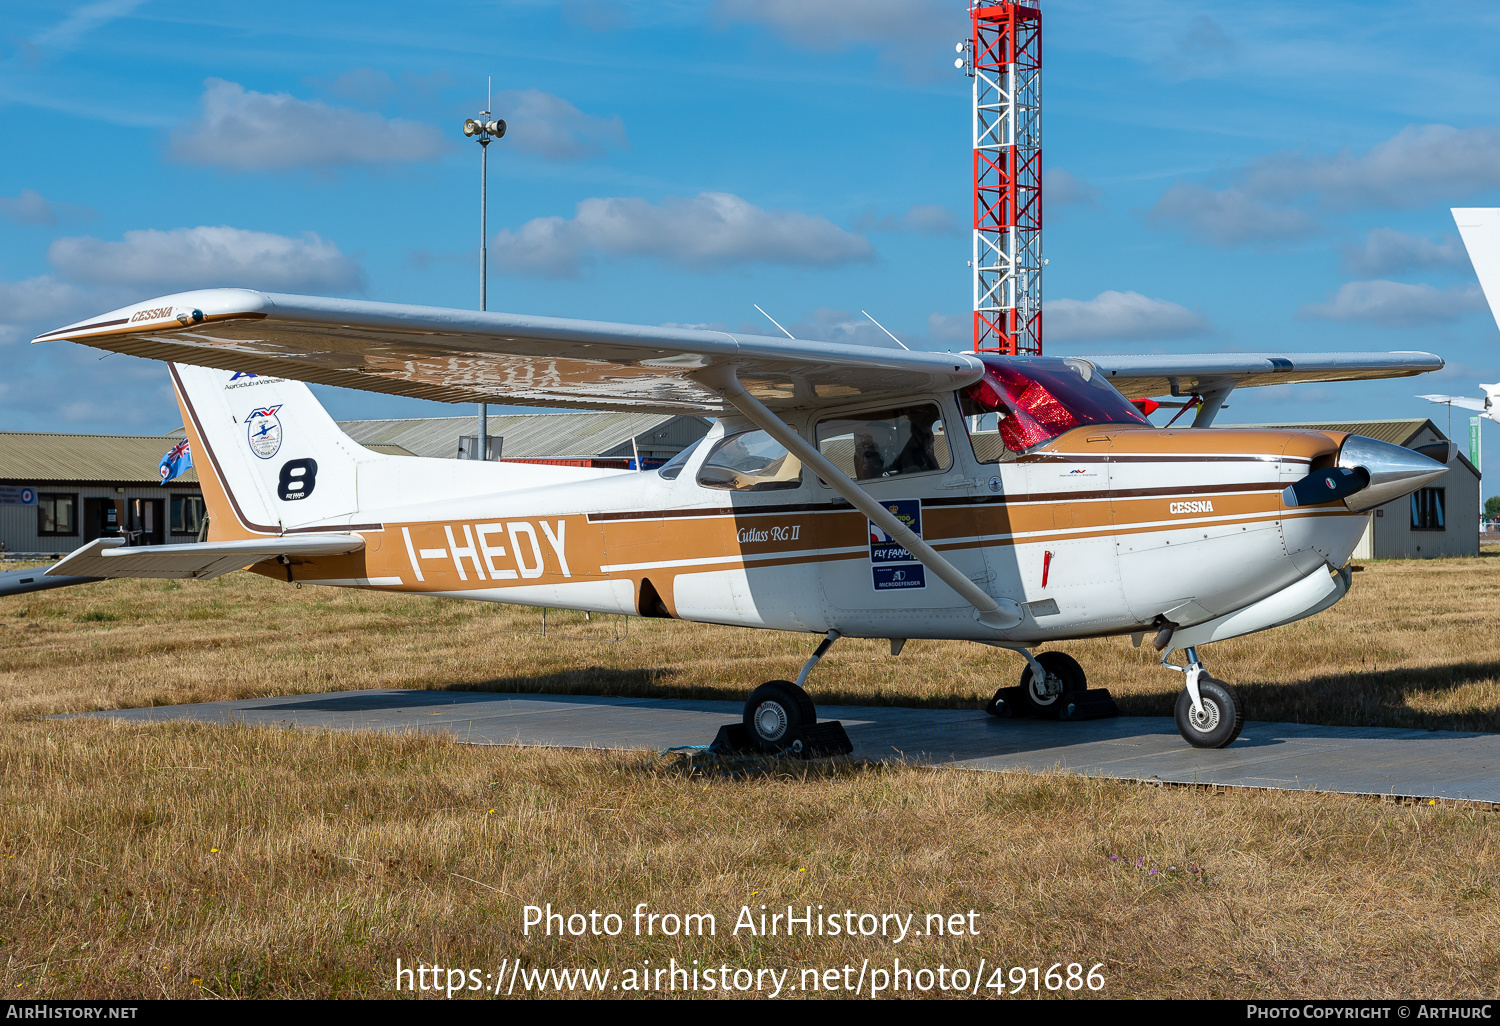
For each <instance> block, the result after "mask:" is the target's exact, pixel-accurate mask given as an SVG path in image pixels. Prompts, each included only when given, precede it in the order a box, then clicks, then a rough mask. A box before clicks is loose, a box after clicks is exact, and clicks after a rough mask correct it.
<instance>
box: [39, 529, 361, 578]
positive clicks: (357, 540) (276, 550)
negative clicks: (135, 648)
mask: <svg viewBox="0 0 1500 1026" xmlns="http://www.w3.org/2000/svg"><path fill="white" fill-rule="evenodd" d="M364 545H365V540H364V539H363V538H361V537H360V536H359V535H357V534H303V535H283V536H281V537H279V538H265V539H260V538H256V539H252V540H250V541H224V542H197V543H189V544H187V545H135V546H131V547H129V548H126V547H125V541H124V539H122V538H96V539H95V540H94V541H91V542H89V543H88V544H87V545H85V546H83V547H82V548H80V549H75V550H74V551H73V552H72V553H70V554H68V555H67V556H65V557H63V559H62V561H61V562H58V563H56V564H54V565H53V566H50V567H48V568H47V571H46V574H45V576H47V577H59V576H71V578H72V580H74V581H76V580H77V579H78V578H79V577H87V578H95V579H97V578H104V577H176V578H187V577H193V578H198V579H199V580H208V579H210V578H214V577H220V576H223V575H224V574H227V573H229V572H230V571H231V570H239V569H240V568H241V567H247V566H251V565H253V564H255V563H263V562H265V561H266V560H268V559H275V558H276V557H277V556H287V557H288V558H290V557H293V556H339V555H343V554H344V553H346V552H356V551H358V550H359V549H362V548H364Z"/></svg>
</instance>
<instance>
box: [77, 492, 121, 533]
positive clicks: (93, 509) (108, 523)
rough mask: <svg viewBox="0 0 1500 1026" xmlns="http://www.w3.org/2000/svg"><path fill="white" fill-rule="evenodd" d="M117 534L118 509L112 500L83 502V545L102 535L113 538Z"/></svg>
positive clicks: (118, 530) (85, 500)
mask: <svg viewBox="0 0 1500 1026" xmlns="http://www.w3.org/2000/svg"><path fill="white" fill-rule="evenodd" d="M119 533H120V507H119V505H118V504H117V503H116V502H115V500H114V499H84V500H83V541H84V544H88V543H89V542H91V541H93V540H94V539H95V538H98V537H100V536H102V535H107V536H109V537H111V538H113V537H114V536H115V535H117V534H119Z"/></svg>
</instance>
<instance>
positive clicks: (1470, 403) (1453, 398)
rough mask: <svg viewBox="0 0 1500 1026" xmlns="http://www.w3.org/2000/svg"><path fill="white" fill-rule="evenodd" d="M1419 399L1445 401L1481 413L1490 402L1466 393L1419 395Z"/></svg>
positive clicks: (1447, 404) (1432, 401)
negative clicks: (1471, 396)
mask: <svg viewBox="0 0 1500 1026" xmlns="http://www.w3.org/2000/svg"><path fill="white" fill-rule="evenodd" d="M1417 398H1418V399H1426V400H1427V401H1428V402H1430V403H1443V404H1444V405H1445V406H1457V407H1459V408H1460V409H1464V410H1478V411H1479V412H1480V413H1483V412H1485V410H1486V409H1488V404H1487V403H1486V402H1485V400H1483V399H1473V398H1470V397H1469V396H1466V395H1419V396H1417Z"/></svg>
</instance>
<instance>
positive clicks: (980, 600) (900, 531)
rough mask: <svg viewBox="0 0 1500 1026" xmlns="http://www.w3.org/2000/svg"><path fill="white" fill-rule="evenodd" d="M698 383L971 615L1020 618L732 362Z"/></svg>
mask: <svg viewBox="0 0 1500 1026" xmlns="http://www.w3.org/2000/svg"><path fill="white" fill-rule="evenodd" d="M695 376H696V377H697V378H698V379H699V380H700V381H702V382H703V383H704V384H706V385H709V386H711V387H712V388H714V389H715V390H716V391H718V392H719V393H720V394H721V395H723V396H724V398H725V399H726V400H727V401H728V402H729V403H730V404H732V405H733V406H734V408H735V409H737V410H739V411H740V413H742V414H743V415H744V416H745V419H747V420H749V421H750V423H752V424H754V425H755V426H756V427H758V428H760V429H761V430H762V431H764V432H765V433H766V434H768V435H770V436H771V437H772V438H774V439H776V441H778V442H780V443H781V444H782V445H783V446H785V447H786V450H787V451H788V452H790V453H791V454H792V455H793V456H796V457H797V458H798V459H799V460H801V461H802V464H803V466H806V467H811V468H812V470H813V472H814V473H815V474H817V475H818V476H819V477H821V478H822V479H823V480H824V481H827V482H828V484H829V486H830V487H831V488H832V489H833V490H834V491H836V492H838V493H839V494H840V495H842V496H843V497H844V498H846V499H848V500H849V502H850V504H851V505H853V506H854V508H855V509H857V510H859V511H860V512H861V513H863V514H864V515H865V516H867V517H869V518H870V521H871V522H872V523H874V524H876V525H877V526H878V527H879V528H880V529H881V530H882V531H884V532H885V533H886V534H888V535H890V536H891V538H892V539H893V540H894V541H896V542H898V543H899V544H901V545H902V546H904V547H905V548H906V551H908V552H910V553H911V554H912V556H914V557H915V558H916V559H917V560H918V561H919V562H920V563H921V564H922V565H923V566H925V567H927V569H929V570H931V571H932V572H933V573H935V574H937V576H938V577H939V579H941V580H942V582H943V583H944V584H946V585H948V587H950V588H952V589H953V590H954V591H956V592H958V594H959V596H960V597H961V598H963V600H964V601H965V602H967V603H969V605H971V606H973V607H974V609H975V610H976V616H975V619H977V620H978V621H979V622H980V623H982V624H984V625H985V626H986V627H993V628H994V629H995V630H1001V631H1003V630H1007V629H1009V628H1011V627H1014V626H1016V625H1017V624H1019V623H1020V622H1021V620H1022V619H1023V617H1022V616H1021V605H1020V603H1019V602H1016V601H1015V600H1013V599H1005V600H1003V601H1001V602H997V601H995V599H994V598H992V597H991V596H990V595H989V594H988V593H987V592H985V591H984V589H983V588H981V587H979V585H977V584H975V583H974V582H973V581H971V580H969V578H968V577H966V576H965V575H964V574H963V572H962V571H960V570H959V569H958V567H956V566H954V565H953V564H952V563H950V562H948V561H947V560H946V559H944V558H943V557H942V556H941V555H940V554H939V553H938V551H937V550H936V549H934V548H933V547H932V546H931V545H928V544H927V543H926V542H925V541H923V540H922V539H921V538H919V537H917V535H916V534H915V533H914V532H913V531H912V530H911V528H909V527H907V526H906V525H905V524H903V523H902V522H901V521H900V520H898V519H896V517H895V515H894V514H892V513H891V511H890V510H888V509H886V508H885V507H884V506H882V505H881V504H880V503H879V502H877V501H876V500H875V499H873V498H871V496H870V495H869V494H868V493H867V492H865V491H864V489H862V488H860V487H859V485H857V484H855V483H854V482H853V481H852V480H851V479H850V478H849V476H848V475H847V474H845V473H844V472H843V471H842V470H840V469H839V468H838V467H837V466H835V465H834V464H833V462H832V461H831V460H829V459H828V458H827V457H826V456H824V455H823V454H822V453H821V452H819V451H818V450H817V448H816V447H815V446H813V445H811V444H809V443H808V442H807V441H806V440H805V439H803V437H802V436H801V435H799V434H797V432H795V431H793V430H792V429H791V427H790V426H788V425H787V423H786V422H785V421H783V420H782V419H781V418H780V417H778V416H776V414H774V413H772V412H771V411H770V410H769V409H767V408H766V407H765V406H764V405H763V404H762V403H761V401H760V400H759V399H757V398H755V396H753V395H751V394H750V393H749V392H747V391H745V387H744V386H743V385H741V384H740V380H739V377H738V375H737V374H736V373H735V368H734V367H733V366H719V367H711V368H708V369H707V370H704V371H702V372H700V373H699V374H697V375H695Z"/></svg>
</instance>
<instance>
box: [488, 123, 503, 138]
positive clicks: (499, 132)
mask: <svg viewBox="0 0 1500 1026" xmlns="http://www.w3.org/2000/svg"><path fill="white" fill-rule="evenodd" d="M484 128H485V131H487V132H489V133H490V135H493V136H494V137H495V138H496V139H503V138H504V137H505V122H504V121H501V120H500V119H499V118H496V119H495V120H494V121H491V122H490V123H489V124H487V125H485V126H484Z"/></svg>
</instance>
